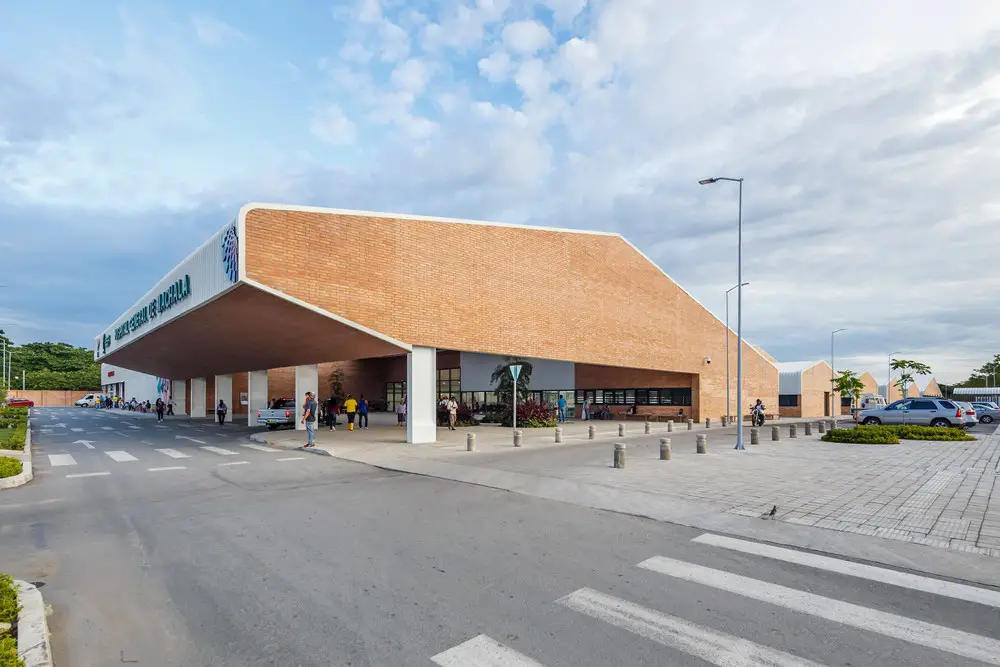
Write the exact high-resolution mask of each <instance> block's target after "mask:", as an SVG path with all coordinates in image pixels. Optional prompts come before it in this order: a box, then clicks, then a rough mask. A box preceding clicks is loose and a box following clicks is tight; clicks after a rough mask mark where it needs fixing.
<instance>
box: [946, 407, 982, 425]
mask: <svg viewBox="0 0 1000 667" xmlns="http://www.w3.org/2000/svg"><path fill="white" fill-rule="evenodd" d="M952 402H953V403H954V404H955V405H957V406H958V407H959V408H961V410H962V414H963V415H964V416H965V424H963V426H964V427H965V428H972V427H973V426H975V425H976V424H978V423H979V414H978V413H977V412H976V408H974V407H973V406H972V403H967V402H965V401H952Z"/></svg>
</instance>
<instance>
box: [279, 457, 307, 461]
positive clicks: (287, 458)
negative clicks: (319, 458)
mask: <svg viewBox="0 0 1000 667" xmlns="http://www.w3.org/2000/svg"><path fill="white" fill-rule="evenodd" d="M305 458H306V457H304V456H286V457H285V458H283V459H274V460H275V461H304V460H305Z"/></svg>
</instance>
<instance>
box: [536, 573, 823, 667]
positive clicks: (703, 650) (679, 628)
mask: <svg viewBox="0 0 1000 667" xmlns="http://www.w3.org/2000/svg"><path fill="white" fill-rule="evenodd" d="M556 604H561V605H563V606H565V607H569V608H570V609H572V610H573V611H578V612H580V613H581V614H585V615H587V616H590V617H591V618H596V619H597V620H599V621H604V622H605V623H608V624H610V625H614V626H616V627H619V628H622V629H623V630H628V631H629V632H631V633H633V634H636V635H639V636H640V637H645V638H646V639H652V640H653V641H654V642H657V643H658V644H662V645H664V646H668V647H670V648H672V649H676V650H678V651H683V652H685V653H687V654H689V655H693V656H695V657H696V658H700V659H702V660H704V661H705V662H710V663H712V664H713V665H725V666H726V667H821V666H820V665H819V663H816V662H813V661H812V660H806V659H805V658H798V657H796V656H794V655H792V654H790V653H785V652H784V651H779V650H777V649H773V648H770V647H767V646H764V645H762V644H756V643H754V642H752V641H749V640H746V639H743V638H741V637H734V636H733V635H727V634H726V633H724V632H717V631H715V630H712V629H711V628H706V627H704V626H701V625H695V624H694V623H691V622H689V621H685V620H683V619H681V618H677V617H676V616H670V615H668V614H663V613H661V612H658V611H653V610H652V609H646V608H645V607H640V606H639V605H637V604H633V603H631V602H626V601H625V600H621V599H619V598H616V597H612V596H610V595H605V594H604V593H600V592H598V591H595V590H593V589H590V588H581V589H580V590H578V591H576V592H573V593H570V594H569V595H567V596H566V597H564V598H560V599H559V600H556Z"/></svg>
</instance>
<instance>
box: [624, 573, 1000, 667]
mask: <svg viewBox="0 0 1000 667" xmlns="http://www.w3.org/2000/svg"><path fill="white" fill-rule="evenodd" d="M639 567H641V568H644V569H647V570H652V571H653V572H659V573H660V574H665V575H667V576H670V577H676V578H678V579H683V580H685V581H691V582H694V583H697V584H702V585H704V586H710V587H712V588H717V589H719V590H723V591H727V592H729V593H735V594H737V595H742V596H744V597H747V598H750V599H751V600H758V601H760V602H767V603H769V604H773V605H777V606H779V607H784V608H785V609H791V610H792V611H797V612H799V613H801V614H810V615H812V616H816V617H818V618H823V619H826V620H828V621H834V622H835V623H842V624H843V625H848V626H851V627H854V628H859V629H861V630H869V631H871V632H877V633H879V634H882V635H885V636H886V637H893V638H895V639H902V640H903V641H907V642H910V643H912V644H919V645H920V646H926V647H928V648H933V649H937V650H939V651H947V652H948V653H954V654H955V655H960V656H964V657H966V658H971V659H973V660H979V661H980V662H984V663H986V664H988V665H1000V641H997V640H995V639H989V638H987V637H981V636H979V635H974V634H971V633H969V632H962V631H961V630H953V629H951V628H946V627H944V626H941V625H934V624H933V623H926V622H924V621H918V620H916V619H912V618H906V617H905V616H897V615H896V614H889V613H887V612H884V611H878V610H875V609H869V608H867V607H862V606H860V605H856V604H851V603H850V602H842V601H840V600H834V599H833V598H827V597H823V596H822V595H814V594H813V593H806V592H805V591H799V590H796V589H794V588H788V587H787V586H780V585H778V584H770V583H768V582H766V581H760V580H759V579H751V578H750V577H744V576H741V575H738V574H731V573H729V572H725V571H723V570H713V569H712V568H710V567H702V566H701V565H695V564H693V563H685V562H684V561H679V560H674V559H673V558H665V557H663V556H654V557H653V558H649V559H647V560H644V561H643V562H641V563H639Z"/></svg>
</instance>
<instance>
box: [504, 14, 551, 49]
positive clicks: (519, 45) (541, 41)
mask: <svg viewBox="0 0 1000 667" xmlns="http://www.w3.org/2000/svg"><path fill="white" fill-rule="evenodd" d="M501 35H502V38H503V43H504V46H506V47H507V48H508V49H510V50H511V51H515V52H517V53H520V54H524V55H533V54H535V53H538V52H539V51H541V50H542V49H544V48H546V47H548V46H550V45H551V44H552V34H551V33H550V32H549V29H548V28H546V27H545V26H544V25H543V24H542V22H541V21H536V20H530V21H515V22H513V23H508V24H507V25H506V26H504V29H503V32H502V33H501Z"/></svg>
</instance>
